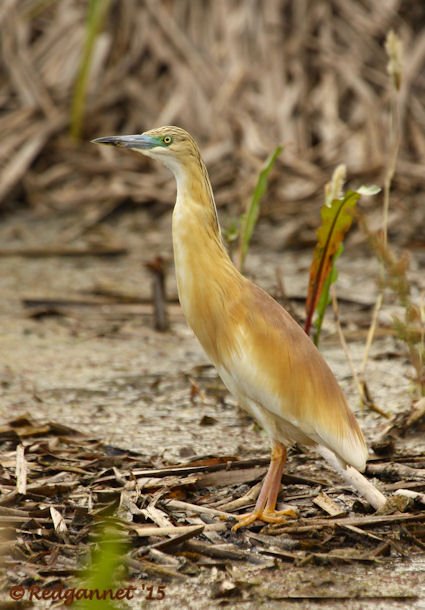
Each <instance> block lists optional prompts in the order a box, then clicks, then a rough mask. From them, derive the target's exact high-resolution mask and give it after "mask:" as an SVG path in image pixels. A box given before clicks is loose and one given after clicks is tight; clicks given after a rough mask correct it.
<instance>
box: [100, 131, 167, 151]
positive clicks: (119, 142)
mask: <svg viewBox="0 0 425 610" xmlns="http://www.w3.org/2000/svg"><path fill="white" fill-rule="evenodd" d="M92 142H94V143H95V144H110V145H112V146H120V147H121V148H131V149H133V150H149V149H150V148H154V147H155V146H161V142H160V140H157V138H153V137H152V136H148V135H146V134H144V133H142V134H141V135H135V136H106V137H104V138H96V139H95V140H92Z"/></svg>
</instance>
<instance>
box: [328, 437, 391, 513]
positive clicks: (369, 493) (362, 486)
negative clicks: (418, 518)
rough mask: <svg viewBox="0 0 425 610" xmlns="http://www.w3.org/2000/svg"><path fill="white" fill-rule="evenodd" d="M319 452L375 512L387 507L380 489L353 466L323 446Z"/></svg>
mask: <svg viewBox="0 0 425 610" xmlns="http://www.w3.org/2000/svg"><path fill="white" fill-rule="evenodd" d="M317 451H318V453H320V455H321V456H322V457H324V458H325V460H326V461H327V462H328V463H329V464H330V465H331V466H332V467H333V468H334V469H335V470H336V472H338V474H340V475H341V477H342V478H343V479H344V481H346V482H347V483H348V484H349V485H351V487H354V489H355V490H356V491H357V492H358V493H359V495H360V496H362V497H363V498H364V499H365V500H367V501H368V502H369V504H370V505H371V506H373V508H374V509H375V510H379V509H381V508H382V507H383V506H384V505H385V503H386V501H387V499H386V497H385V496H384V494H383V493H381V492H380V491H379V489H376V487H375V486H374V485H373V483H371V482H370V481H369V480H368V479H366V477H364V476H363V475H362V474H361V473H360V472H359V471H358V470H356V469H355V468H353V466H348V465H346V464H344V462H343V461H342V460H341V459H340V458H339V457H338V456H336V455H335V453H333V451H331V450H330V449H328V448H327V447H323V445H319V446H318V447H317Z"/></svg>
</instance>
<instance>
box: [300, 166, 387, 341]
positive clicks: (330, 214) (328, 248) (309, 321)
mask: <svg viewBox="0 0 425 610" xmlns="http://www.w3.org/2000/svg"><path fill="white" fill-rule="evenodd" d="M345 175H346V170H345V166H344V165H339V166H338V167H337V168H336V169H335V171H334V173H333V176H332V180H331V182H330V183H328V184H327V185H326V187H325V202H324V204H323V205H322V208H321V210H320V216H321V224H320V227H319V229H318V230H317V243H316V247H315V249H314V252H313V259H312V262H311V266H310V276H309V283H308V291H307V299H306V321H305V325H304V330H305V332H306V333H307V334H310V332H311V327H312V325H313V319H314V317H315V320H314V329H315V331H314V335H313V341H314V343H315V345H318V344H319V339H320V333H321V329H322V324H323V320H324V317H325V312H326V309H327V306H328V305H329V303H330V296H329V291H330V287H331V285H332V284H333V283H334V282H335V281H336V279H337V277H338V273H337V270H336V266H335V263H336V261H337V259H338V258H339V257H340V256H341V254H342V252H343V249H344V248H343V241H344V238H345V236H346V234H347V232H348V230H349V229H350V227H351V224H352V222H353V214H354V211H355V208H356V204H357V202H358V201H359V199H360V197H361V196H362V195H375V194H376V193H378V192H379V191H380V188H379V187H377V186H374V185H373V186H361V187H359V188H358V189H357V190H355V191H352V190H350V191H347V192H346V193H344V192H343V185H344V181H345Z"/></svg>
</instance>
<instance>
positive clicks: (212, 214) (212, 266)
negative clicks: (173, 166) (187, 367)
mask: <svg viewBox="0 0 425 610" xmlns="http://www.w3.org/2000/svg"><path fill="white" fill-rule="evenodd" d="M174 174H175V177H176V181H177V199H176V205H175V208H174V212H173V248H174V261H175V267H176V278H177V287H178V292H179V299H180V303H181V306H182V309H183V312H184V314H185V317H186V320H187V322H188V323H189V325H190V326H191V327H192V329H193V331H194V332H195V334H196V335H197V337H198V339H199V340H200V342H201V344H202V345H203V347H204V349H205V350H206V352H207V353H208V355H209V356H210V358H211V359H212V360H213V361H215V359H216V358H215V356H216V349H215V346H216V344H215V337H216V336H217V333H218V332H219V327H220V325H221V321H222V320H223V319H224V318H225V317H226V316H223V313H225V312H224V311H223V308H225V307H226V304H227V303H229V302H230V301H231V295H232V293H234V291H235V290H237V289H238V285H239V284H240V283H241V282H243V281H244V279H243V277H242V276H241V275H240V273H239V272H238V271H237V269H236V268H235V267H234V266H233V264H232V262H231V260H230V258H229V256H228V254H227V252H226V250H225V248H224V245H223V242H222V239H221V233H220V227H219V223H218V218H217V211H216V207H215V203H214V198H213V194H212V189H211V184H210V181H209V178H208V174H207V171H206V169H205V166H204V164H203V162H202V161H200V162H199V164H198V163H193V164H191V165H190V166H180V167H179V168H178V170H175V171H174Z"/></svg>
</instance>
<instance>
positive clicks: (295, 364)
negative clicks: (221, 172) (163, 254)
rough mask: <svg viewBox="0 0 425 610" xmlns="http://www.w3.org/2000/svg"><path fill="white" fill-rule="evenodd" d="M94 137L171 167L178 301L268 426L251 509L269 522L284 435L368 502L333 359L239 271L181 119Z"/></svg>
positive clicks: (246, 404)
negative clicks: (262, 470) (267, 457)
mask: <svg viewBox="0 0 425 610" xmlns="http://www.w3.org/2000/svg"><path fill="white" fill-rule="evenodd" d="M94 142H96V143H99V144H110V145H113V146H118V147H122V148H129V149H131V150H134V151H136V152H139V153H142V154H143V155H146V156H148V157H152V158H153V159H157V160H159V161H162V163H163V164H164V165H166V166H167V167H168V168H169V169H170V170H171V171H172V173H173V174H174V176H175V179H176V182H177V199H176V203H175V207H174V211H173V224H172V233H173V249H174V260H175V269H176V277H177V287H178V293H179V299H180V303H181V306H182V309H183V312H184V315H185V317H186V320H187V322H188V324H189V326H191V328H192V330H193V332H194V333H195V335H196V336H197V338H198V339H199V341H200V343H201V345H202V346H203V348H204V350H205V352H206V353H207V355H208V357H209V359H210V360H211V361H212V362H213V364H214V365H215V367H216V369H217V371H218V373H219V375H220V377H221V379H222V380H223V382H224V384H225V385H226V386H227V388H228V389H229V391H230V392H231V393H232V394H233V395H234V396H235V397H236V398H237V400H238V401H239V404H240V405H241V406H242V407H243V408H244V409H246V411H248V413H249V414H250V415H251V416H252V417H254V418H255V419H256V420H257V421H258V423H259V424H260V425H261V426H262V427H263V428H264V429H265V431H266V432H267V434H268V436H269V438H270V441H271V461H270V466H269V469H268V472H267V474H266V476H265V478H264V481H263V484H262V488H261V491H260V494H259V496H258V499H257V502H256V505H255V508H254V510H253V512H252V513H249V514H247V515H239V516H238V519H239V522H238V523H237V525H236V526H235V527H234V529H237V528H238V527H241V526H247V525H250V524H251V523H253V522H254V521H256V520H261V521H264V522H267V523H276V522H279V521H281V520H284V518H285V515H286V516H287V515H288V514H292V513H291V512H290V511H288V510H287V511H278V510H276V503H277V499H278V494H279V491H280V485H281V477H282V473H283V469H284V466H285V462H286V448H285V447H286V445H287V444H288V443H293V442H297V443H301V444H302V445H306V446H315V447H317V448H318V450H319V452H320V453H322V455H324V457H326V458H327V459H328V460H329V461H331V462H332V463H333V465H334V466H335V467H336V468H337V469H338V470H339V471H340V473H341V474H342V475H343V476H345V478H346V479H347V480H348V481H349V482H350V483H351V484H352V485H353V486H354V487H356V488H357V490H358V491H360V493H362V494H363V495H364V496H365V497H367V498H368V499H369V501H370V502H371V503H372V505H373V506H375V508H378V507H380V506H382V505H383V503H384V502H385V498H384V496H383V495H382V494H381V493H380V492H379V491H378V490H376V489H375V488H374V487H373V486H372V484H371V483H369V482H368V481H367V479H365V477H363V476H362V475H361V474H360V473H359V472H358V471H363V470H364V468H365V465H366V460H367V455H368V452H367V448H366V444H365V441H364V438H363V434H362V432H361V430H360V427H359V425H358V423H357V421H356V419H355V417H354V415H353V413H352V412H351V411H350V408H349V407H348V405H347V401H346V399H345V397H344V394H343V392H342V390H341V389H340V387H339V385H338V383H337V381H336V379H335V377H334V375H333V373H332V371H331V369H330V368H329V366H328V365H327V364H326V362H325V360H324V359H323V357H322V356H321V354H320V353H319V351H318V350H317V349H316V347H315V346H314V344H313V343H312V341H311V340H310V339H309V337H307V335H306V334H305V333H304V331H303V330H302V329H301V328H300V327H299V326H298V324H297V323H296V322H295V321H294V320H293V319H292V317H291V316H290V315H289V314H288V313H287V312H286V311H285V309H283V307H281V306H280V305H279V304H278V303H277V302H276V301H275V300H274V299H273V298H272V297H271V296H269V295H268V294H267V293H266V292H264V290H262V289H261V288H259V287H258V286H256V285H255V284H254V283H253V282H251V281H250V280H248V279H247V278H246V277H244V276H243V275H241V273H239V271H238V270H237V269H236V267H235V266H234V265H233V263H232V261H231V260H230V257H229V255H228V254H227V252H226V249H225V247H224V245H223V242H222V238H221V233H220V225H219V222H218V217H217V210H216V206H215V203H214V196H213V192H212V188H211V183H210V180H209V177H208V172H207V169H206V167H205V164H204V162H203V161H202V158H201V155H200V152H199V148H198V146H197V144H196V142H195V140H194V139H193V138H192V137H191V136H190V135H189V134H188V133H187V132H186V131H185V130H183V129H181V128H179V127H171V126H167V127H160V128H158V129H152V130H150V131H147V132H145V133H143V134H141V135H129V136H111V137H105V138H98V139H97V140H94Z"/></svg>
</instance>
